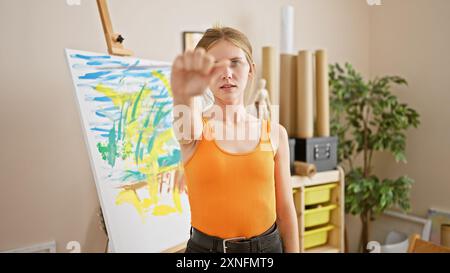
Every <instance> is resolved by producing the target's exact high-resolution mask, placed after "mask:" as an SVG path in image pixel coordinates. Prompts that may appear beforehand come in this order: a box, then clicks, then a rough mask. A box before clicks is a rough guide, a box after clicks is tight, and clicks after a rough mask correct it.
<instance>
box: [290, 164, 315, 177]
mask: <svg viewBox="0 0 450 273" xmlns="http://www.w3.org/2000/svg"><path fill="white" fill-rule="evenodd" d="M294 168H295V174H297V175H300V176H308V177H312V176H314V175H315V174H316V172H317V170H316V166H315V165H314V164H308V163H306V162H302V161H295V162H294Z"/></svg>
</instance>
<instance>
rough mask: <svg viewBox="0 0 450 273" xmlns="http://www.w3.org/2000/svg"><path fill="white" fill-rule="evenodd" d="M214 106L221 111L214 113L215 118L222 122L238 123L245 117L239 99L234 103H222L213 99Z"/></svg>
mask: <svg viewBox="0 0 450 273" xmlns="http://www.w3.org/2000/svg"><path fill="white" fill-rule="evenodd" d="M214 107H215V108H216V109H217V110H216V111H218V110H220V113H221V114H219V115H216V116H215V119H216V120H219V121H222V122H224V123H228V124H230V123H233V124H238V123H241V122H243V121H245V120H246V119H247V112H246V110H245V107H244V104H243V103H242V102H241V101H239V102H238V101H237V102H236V103H224V102H222V101H220V100H217V99H215V100H214Z"/></svg>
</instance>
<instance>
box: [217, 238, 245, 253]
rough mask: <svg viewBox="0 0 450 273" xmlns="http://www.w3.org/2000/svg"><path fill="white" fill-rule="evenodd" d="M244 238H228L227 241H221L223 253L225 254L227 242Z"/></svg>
mask: <svg viewBox="0 0 450 273" xmlns="http://www.w3.org/2000/svg"><path fill="white" fill-rule="evenodd" d="M244 239H245V237H234V238H229V239H223V241H222V245H223V253H227V248H228V247H227V242H229V241H237V240H244Z"/></svg>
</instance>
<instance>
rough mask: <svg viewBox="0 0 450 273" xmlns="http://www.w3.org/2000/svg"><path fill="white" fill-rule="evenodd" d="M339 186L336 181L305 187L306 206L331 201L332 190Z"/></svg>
mask: <svg viewBox="0 0 450 273" xmlns="http://www.w3.org/2000/svg"><path fill="white" fill-rule="evenodd" d="M335 187H337V184H336V183H332V184H325V185H321V186H315V187H306V188H305V206H310V205H316V204H320V203H325V202H328V201H330V197H331V190H332V189H334V188H335Z"/></svg>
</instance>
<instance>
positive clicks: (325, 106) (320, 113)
mask: <svg viewBox="0 0 450 273" xmlns="http://www.w3.org/2000/svg"><path fill="white" fill-rule="evenodd" d="M316 88H317V90H316V91H317V93H316V110H317V124H316V125H317V135H318V136H319V137H327V136H330V94H329V93H330V92H329V85H328V57H327V52H326V51H325V50H323V49H322V50H318V51H316Z"/></svg>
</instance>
